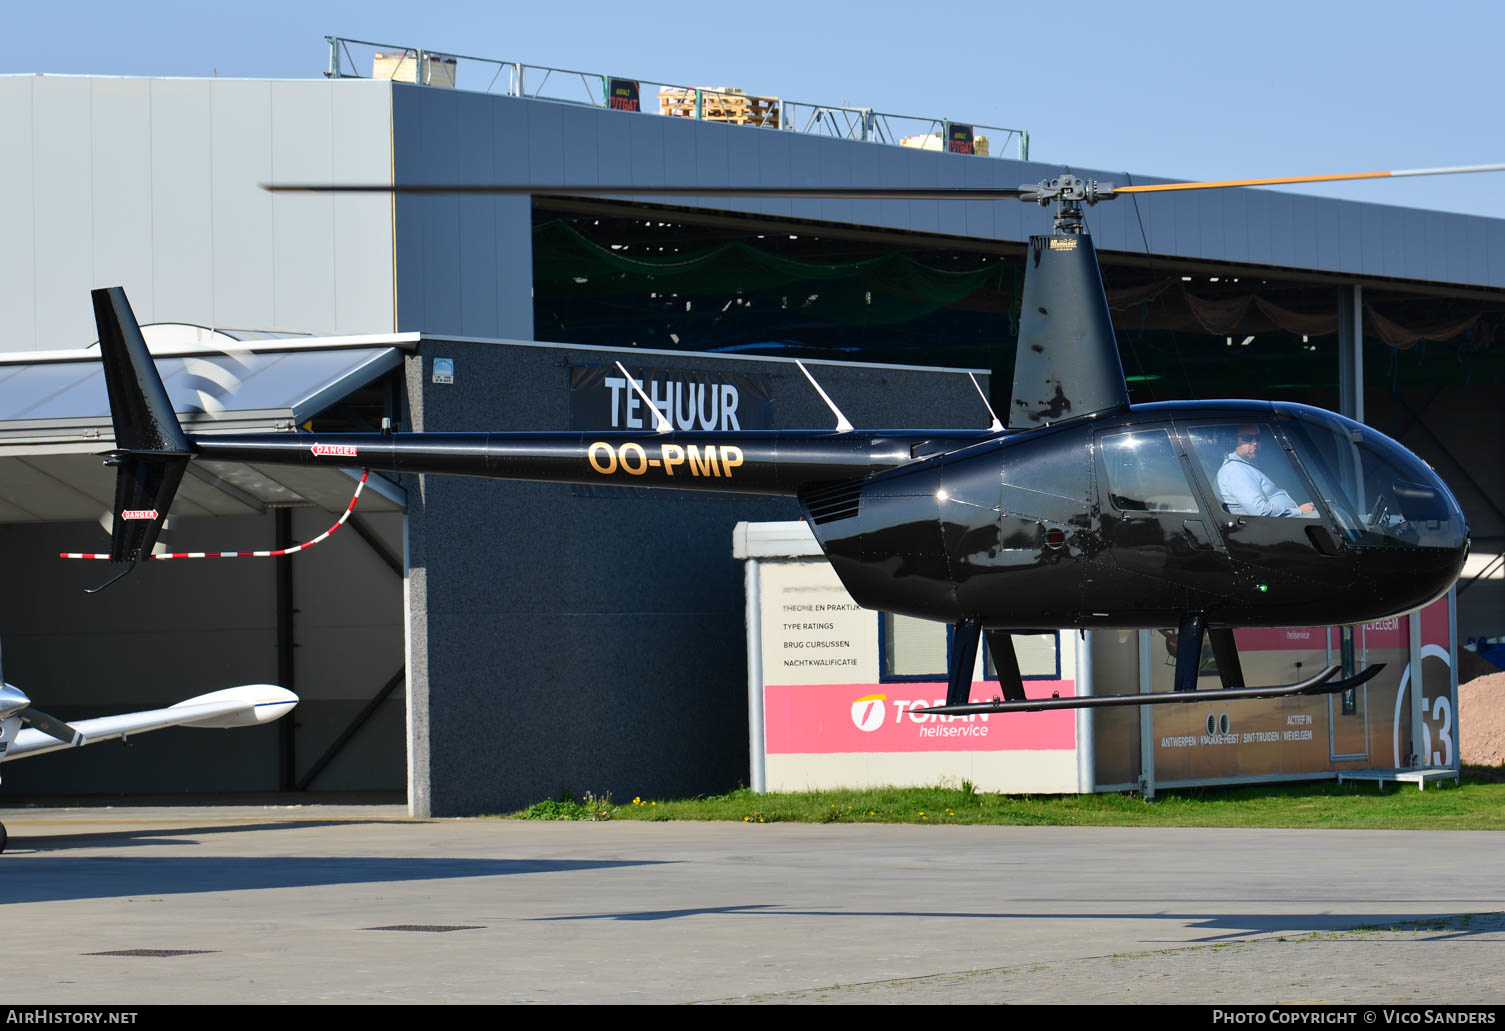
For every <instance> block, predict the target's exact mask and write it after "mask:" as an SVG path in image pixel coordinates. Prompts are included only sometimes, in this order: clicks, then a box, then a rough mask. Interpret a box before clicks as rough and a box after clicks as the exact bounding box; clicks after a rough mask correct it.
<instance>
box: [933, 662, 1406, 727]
mask: <svg viewBox="0 0 1505 1031" xmlns="http://www.w3.org/2000/svg"><path fill="white" fill-rule="evenodd" d="M1384 668H1385V664H1384V663H1377V664H1375V665H1373V666H1370V667H1369V668H1367V669H1365V670H1364V671H1363V672H1362V673H1357V674H1355V675H1354V676H1351V677H1348V678H1346V679H1344V680H1333V679H1332V678H1333V677H1335V676H1337V675H1338V672H1339V671H1340V670H1341V669H1342V667H1341V666H1329V667H1327V668H1326V669H1324V670H1323V671H1322V672H1320V673H1318V674H1317V675H1316V676H1312V677H1308V678H1307V679H1305V680H1303V681H1301V682H1299V683H1295V684H1274V685H1271V686H1270V687H1225V688H1220V689H1218V690H1215V691H1156V692H1153V693H1151V694H1112V695H1086V696H1083V697H1081V698H1026V699H1025V700H1024V701H1005V700H1004V699H1002V698H998V699H994V700H993V701H991V702H969V703H967V704H966V705H936V706H932V707H931V708H928V709H914V710H911V711H913V712H921V713H927V714H934V715H937V716H973V715H985V714H988V713H995V712H1043V711H1045V710H1047V709H1099V708H1106V707H1108V706H1110V705H1169V704H1184V703H1186V702H1193V703H1207V704H1210V705H1216V704H1218V703H1219V702H1228V701H1238V700H1239V699H1241V698H1290V697H1294V696H1296V695H1319V694H1337V693H1338V692H1340V691H1348V690H1350V689H1352V688H1355V687H1358V686H1359V685H1360V684H1363V683H1365V682H1367V681H1369V680H1370V679H1372V678H1373V677H1374V675H1375V674H1376V673H1378V672H1379V671H1380V670H1382V669H1384Z"/></svg>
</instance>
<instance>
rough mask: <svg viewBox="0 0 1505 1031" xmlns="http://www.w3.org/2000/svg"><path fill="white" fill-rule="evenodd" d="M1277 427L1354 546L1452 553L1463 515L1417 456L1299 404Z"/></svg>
mask: <svg viewBox="0 0 1505 1031" xmlns="http://www.w3.org/2000/svg"><path fill="white" fill-rule="evenodd" d="M1286 407H1289V408H1290V409H1291V410H1290V411H1289V413H1286V412H1283V413H1282V414H1285V415H1288V416H1290V417H1287V418H1283V419H1282V420H1281V423H1280V425H1281V428H1282V429H1283V430H1284V431H1285V432H1286V434H1287V436H1288V437H1289V439H1290V442H1291V446H1292V447H1293V448H1294V449H1295V452H1296V455H1297V457H1298V458H1299V459H1300V461H1301V464H1302V465H1303V466H1304V467H1305V468H1306V471H1307V473H1308V474H1309V475H1310V476H1311V477H1312V480H1313V481H1314V483H1315V485H1316V487H1317V491H1318V493H1319V494H1320V495H1321V497H1322V500H1323V501H1324V502H1325V503H1326V504H1327V507H1328V508H1329V509H1330V510H1331V511H1332V514H1333V518H1334V519H1335V520H1336V521H1337V523H1338V525H1339V526H1340V527H1341V528H1342V530H1343V533H1344V535H1345V536H1347V537H1348V539H1349V540H1350V541H1352V542H1353V543H1354V544H1356V545H1358V546H1359V547H1406V548H1416V547H1425V548H1458V547H1461V546H1462V544H1463V541H1464V538H1465V536H1466V533H1467V531H1466V529H1465V527H1464V523H1463V513H1462V512H1461V510H1460V509H1459V507H1458V503H1457V502H1456V501H1455V500H1454V499H1453V496H1452V494H1451V493H1450V492H1449V491H1448V489H1447V487H1446V486H1445V485H1444V484H1443V482H1442V480H1441V479H1440V478H1439V477H1438V476H1437V474H1436V473H1434V472H1433V471H1432V470H1431V468H1430V467H1429V466H1428V465H1427V464H1426V463H1425V462H1423V461H1421V459H1419V458H1417V457H1416V456H1415V455H1413V454H1411V453H1410V452H1409V451H1407V450H1406V449H1405V448H1403V447H1401V446H1400V445H1399V444H1397V443H1396V442H1395V441H1393V440H1391V439H1390V438H1389V437H1387V436H1385V435H1384V434H1383V433H1380V432H1378V431H1377V430H1374V429H1372V428H1371V427H1368V426H1365V425H1363V424H1361V423H1357V422H1354V421H1352V420H1351V419H1345V418H1343V417H1341V416H1338V415H1334V414H1332V413H1331V412H1325V411H1323V410H1321V409H1319V408H1307V407H1305V406H1295V405H1292V406H1282V408H1286Z"/></svg>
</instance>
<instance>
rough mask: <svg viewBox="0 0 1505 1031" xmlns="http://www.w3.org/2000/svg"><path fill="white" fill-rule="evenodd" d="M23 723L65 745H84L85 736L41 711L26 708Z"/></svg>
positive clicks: (22, 717) (22, 712) (23, 712)
mask: <svg viewBox="0 0 1505 1031" xmlns="http://www.w3.org/2000/svg"><path fill="white" fill-rule="evenodd" d="M21 720H22V722H24V723H26V724H28V725H29V726H31V727H32V728H33V729H36V730H40V731H41V732H42V733H44V734H46V735H48V736H49V737H55V738H57V739H58V740H59V741H62V742H63V743H64V744H69V745H74V746H78V745H82V744H83V743H84V735H83V734H81V733H79V732H78V731H77V730H75V729H73V728H72V727H71V726H69V725H68V724H66V723H64V722H63V721H62V720H60V719H58V718H57V717H56V716H49V715H47V714H46V713H45V712H43V711H42V710H41V709H33V708H29V707H28V708H25V709H22V710H21Z"/></svg>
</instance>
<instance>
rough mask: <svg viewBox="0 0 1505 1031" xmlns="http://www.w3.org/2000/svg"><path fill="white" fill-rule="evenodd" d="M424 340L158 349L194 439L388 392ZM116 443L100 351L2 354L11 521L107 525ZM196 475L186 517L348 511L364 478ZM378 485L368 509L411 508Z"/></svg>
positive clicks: (201, 465) (239, 468) (239, 470)
mask: <svg viewBox="0 0 1505 1031" xmlns="http://www.w3.org/2000/svg"><path fill="white" fill-rule="evenodd" d="M418 339H419V336H418V334H416V333H401V334H378V335H369V336H352V337H330V338H323V339H271V340H236V341H233V342H228V343H222V344H221V346H218V347H202V346H157V347H153V349H152V353H153V355H154V356H155V358H156V359H157V366H158V369H159V370H160V371H161V373H162V378H163V382H164V383H165V385H166V387H167V393H168V396H169V398H170V399H171V400H172V402H173V408H174V410H175V411H177V413H178V418H179V420H180V421H181V422H182V423H183V426H184V428H185V429H187V430H188V431H189V432H191V433H202V434H208V433H215V432H223V433H230V432H241V433H244V432H279V431H291V430H293V429H295V428H296V427H297V426H300V425H304V424H306V423H307V422H308V421H309V420H311V419H313V418H316V417H319V416H322V415H326V414H328V413H332V412H337V411H339V410H340V406H342V405H343V404H345V403H346V402H348V401H350V399H351V398H352V397H353V396H355V395H357V394H359V393H361V392H363V391H364V392H367V393H369V392H371V391H373V390H377V389H379V388H380V386H381V384H382V382H383V378H384V377H386V376H387V375H388V374H389V373H391V372H393V371H394V370H396V369H398V368H400V367H401V365H402V357H403V352H404V351H410V350H413V349H415V348H416V347H417V344H418ZM346 425H347V426H348V425H349V420H348V419H347V420H346ZM370 428H372V429H375V428H376V427H374V426H373V427H370ZM113 445H114V428H113V426H112V424H111V421H110V412H109V399H108V396H107V394H106V391H105V384H104V375H103V370H102V367H101V365H100V363H99V361H98V352H97V350H94V349H75V350H67V351H48V352H37V351H33V352H25V353H12V354H8V355H0V523H26V522H70V521H85V520H86V521H94V520H96V519H98V518H99V517H100V516H101V514H102V513H105V512H107V511H109V509H110V507H111V504H112V501H113V498H114V492H115V474H114V472H113V471H112V470H110V469H108V468H106V467H105V466H104V464H103V463H102V462H101V461H100V459H99V457H98V456H99V453H100V452H103V451H106V450H108V449H109V448H111V447H112V446H113ZM188 472H189V475H188V476H186V477H185V478H184V480H183V484H182V487H181V488H180V490H179V492H178V495H177V499H176V502H175V504H174V506H173V513H174V515H177V516H198V515H258V514H261V513H263V512H265V511H266V510H267V509H269V508H282V507H295V506H306V505H315V506H318V507H320V508H324V509H327V510H329V511H331V512H340V511H343V510H344V509H345V506H346V505H347V504H348V503H349V500H350V495H351V493H352V491H353V490H354V485H355V479H356V478H357V477H358V473H356V472H353V471H350V470H333V469H305V468H302V467H298V466H265V467H262V466H254V465H235V464H228V463H217V462H193V463H190V464H189V467H188ZM368 487H369V488H371V489H369V490H368V491H367V492H366V493H365V495H364V497H363V499H362V505H361V508H362V511H363V512H400V511H404V510H405V509H406V506H407V498H406V494H405V492H404V491H403V489H402V487H400V486H399V485H398V484H397V483H395V482H394V481H392V480H390V479H387V478H386V477H383V476H378V475H373V476H372V477H371V478H370V480H369V481H368Z"/></svg>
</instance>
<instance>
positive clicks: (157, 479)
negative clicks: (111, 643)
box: [92, 286, 193, 590]
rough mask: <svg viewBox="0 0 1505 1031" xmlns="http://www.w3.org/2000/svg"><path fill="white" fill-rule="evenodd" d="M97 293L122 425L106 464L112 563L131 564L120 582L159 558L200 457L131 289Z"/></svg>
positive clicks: (114, 411)
mask: <svg viewBox="0 0 1505 1031" xmlns="http://www.w3.org/2000/svg"><path fill="white" fill-rule="evenodd" d="M92 296H93V298H94V321H95V324H96V325H97V326H98V327H99V350H100V356H101V357H102V359H103V360H104V370H105V387H106V389H107V390H108V391H109V395H110V415H111V417H112V418H113V420H114V422H115V450H113V451H111V452H109V453H108V454H107V456H106V459H105V463H106V464H107V465H114V466H116V467H117V468H116V473H115V522H114V528H113V530H112V531H111V534H110V561H111V562H127V563H130V565H129V566H128V567H127V568H126V570H124V571H123V572H121V573H120V574H118V575H117V576H116V577H115V579H119V578H120V576H124V575H125V573H127V572H129V571H130V570H131V569H133V568H135V565H136V563H138V562H143V561H145V560H146V559H147V558H149V557H150V556H151V552H152V546H153V545H154V544H156V542H157V535H158V534H159V533H161V532H162V523H163V520H165V519H166V518H167V511H168V509H169V508H171V507H172V499H173V495H175V494H176V493H177V490H178V484H179V483H180V482H181V481H182V479H183V471H184V470H185V469H187V468H188V461H189V459H190V458H191V457H192V453H193V452H192V448H191V447H190V445H189V443H188V437H187V436H186V435H185V434H184V433H183V427H182V426H180V425H179V424H178V417H177V415H176V414H175V413H174V412H173V409H172V402H171V401H169V400H168V397H167V388H166V387H164V386H163V385H162V377H161V376H160V375H158V373H157V366H156V364H155V363H154V362H153V361H152V356H151V352H149V351H148V350H147V348H146V340H145V339H144V338H143V337H142V336H141V328H140V327H139V326H138V325H137V324H136V316H135V315H134V314H132V312H131V305H130V302H129V301H127V300H126V297H125V291H124V290H122V289H121V288H120V287H118V286H112V287H109V288H108V289H104V290H95V291H93V295H92ZM109 583H114V580H111V581H109ZM104 586H108V584H106V585H104ZM99 589H100V588H96V590H99Z"/></svg>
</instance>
